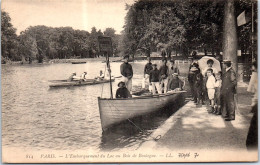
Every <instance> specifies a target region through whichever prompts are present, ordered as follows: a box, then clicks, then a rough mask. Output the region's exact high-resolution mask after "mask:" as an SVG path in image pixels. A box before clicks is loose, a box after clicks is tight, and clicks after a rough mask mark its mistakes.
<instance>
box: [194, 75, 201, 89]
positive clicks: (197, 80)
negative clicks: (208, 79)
mask: <svg viewBox="0 0 260 165" xmlns="http://www.w3.org/2000/svg"><path fill="white" fill-rule="evenodd" d="M194 78H195V80H194V82H195V87H196V88H199V89H201V88H202V86H203V75H202V74H201V73H200V72H197V73H196V74H195V76H194Z"/></svg>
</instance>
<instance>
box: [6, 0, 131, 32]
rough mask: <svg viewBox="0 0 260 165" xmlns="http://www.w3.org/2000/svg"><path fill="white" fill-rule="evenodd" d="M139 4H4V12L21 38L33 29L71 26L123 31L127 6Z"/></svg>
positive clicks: (109, 0) (108, 0)
mask: <svg viewBox="0 0 260 165" xmlns="http://www.w3.org/2000/svg"><path fill="white" fill-rule="evenodd" d="M134 1H135V0H2V1H1V9H2V10H4V11H6V12H8V13H9V15H10V17H11V23H12V24H13V26H14V27H15V28H16V29H17V34H20V32H21V31H24V30H25V29H26V28H28V27H29V26H36V25H45V26H51V27H66V26H70V27H72V28H73V29H75V30H76V29H79V30H87V31H89V32H90V31H91V28H92V27H93V26H95V27H96V28H97V29H101V31H104V30H105V29H106V28H107V27H112V28H114V29H115V30H116V33H117V34H120V32H121V31H122V30H123V25H124V17H125V15H126V12H127V11H126V10H125V4H126V3H127V4H133V3H134Z"/></svg>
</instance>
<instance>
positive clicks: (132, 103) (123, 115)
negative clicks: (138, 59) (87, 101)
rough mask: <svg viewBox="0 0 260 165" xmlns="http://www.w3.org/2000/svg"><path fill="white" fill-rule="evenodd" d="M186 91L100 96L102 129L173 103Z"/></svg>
mask: <svg viewBox="0 0 260 165" xmlns="http://www.w3.org/2000/svg"><path fill="white" fill-rule="evenodd" d="M185 93H186V91H178V92H175V93H171V94H165V95H160V96H159V95H157V96H156V95H155V96H141V97H136V98H129V99H103V98H98V105H99V112H100V119H101V126H102V129H103V130H106V129H107V128H109V127H110V126H112V125H114V124H116V123H119V122H121V121H124V120H128V119H130V118H134V117H137V116H141V115H144V114H148V113H151V112H154V111H157V110H160V109H162V108H165V107H167V106H169V105H172V104H173V103H174V102H175V101H176V100H177V99H178V98H180V97H183V95H184V94H185ZM183 98H184V97H183Z"/></svg>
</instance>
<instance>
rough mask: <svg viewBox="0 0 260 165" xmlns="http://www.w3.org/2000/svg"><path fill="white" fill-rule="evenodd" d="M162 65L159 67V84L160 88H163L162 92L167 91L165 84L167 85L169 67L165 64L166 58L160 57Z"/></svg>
mask: <svg viewBox="0 0 260 165" xmlns="http://www.w3.org/2000/svg"><path fill="white" fill-rule="evenodd" d="M162 62H163V65H162V66H161V67H160V69H159V72H160V84H161V90H162V89H163V92H164V93H166V92H167V86H168V75H169V68H168V66H167V59H166V58H163V59H162Z"/></svg>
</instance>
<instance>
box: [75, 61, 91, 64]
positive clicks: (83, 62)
mask: <svg viewBox="0 0 260 165" xmlns="http://www.w3.org/2000/svg"><path fill="white" fill-rule="evenodd" d="M71 63H72V64H86V63H87V62H85V61H78V62H71Z"/></svg>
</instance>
